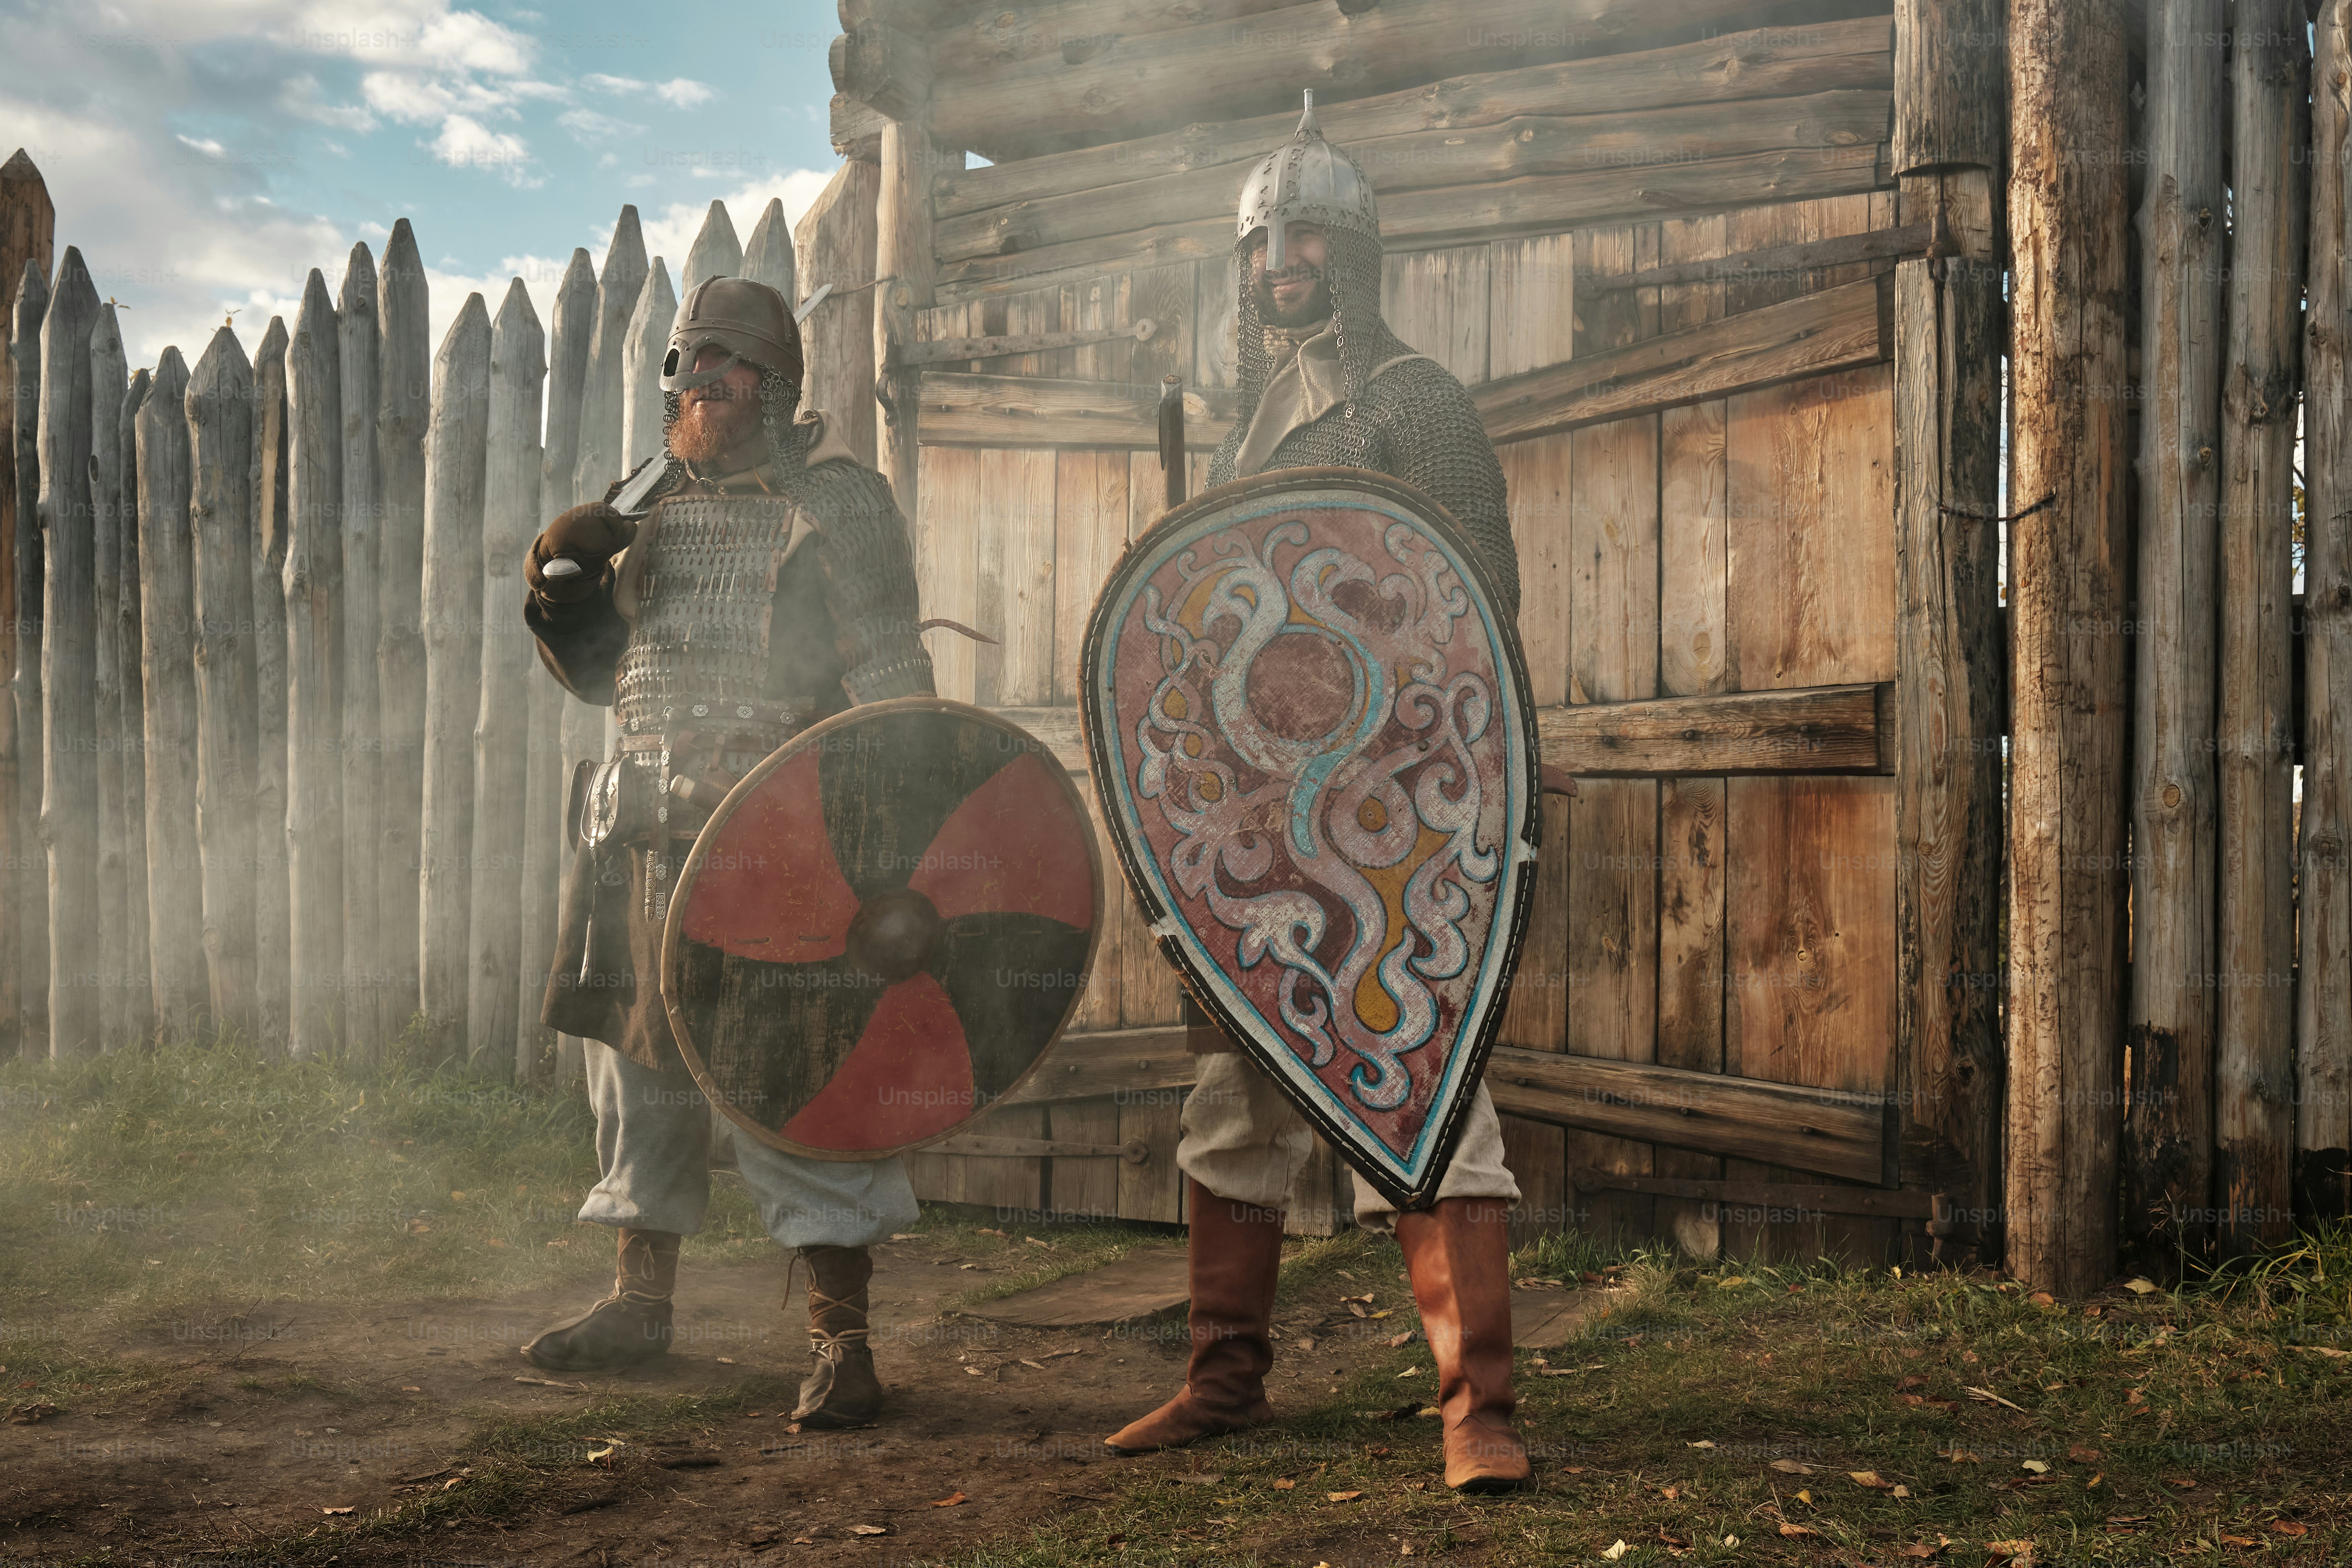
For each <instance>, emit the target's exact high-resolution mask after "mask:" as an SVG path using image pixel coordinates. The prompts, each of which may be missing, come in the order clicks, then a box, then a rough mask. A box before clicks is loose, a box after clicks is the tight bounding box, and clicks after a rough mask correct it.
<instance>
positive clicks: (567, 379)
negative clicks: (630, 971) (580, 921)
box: [483, 235, 757, 1082]
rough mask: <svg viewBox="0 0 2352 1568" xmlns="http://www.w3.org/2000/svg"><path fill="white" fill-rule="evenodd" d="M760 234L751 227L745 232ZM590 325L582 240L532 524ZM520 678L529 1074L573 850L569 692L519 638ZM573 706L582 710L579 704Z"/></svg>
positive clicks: (553, 481) (558, 300)
mask: <svg viewBox="0 0 2352 1568" xmlns="http://www.w3.org/2000/svg"><path fill="white" fill-rule="evenodd" d="M754 238H755V239H756V238H757V236H756V235H755V236H754ZM595 331H596V267H595V264H594V262H593V261H592V260H590V259H589V256H588V252H587V251H586V250H585V249H584V248H581V249H575V250H573V251H572V265H571V266H569V267H567V268H564V269H563V281H562V284H561V285H560V286H559V287H558V288H557V289H556V290H555V315H554V318H553V320H551V321H549V323H548V340H547V361H548V366H547V446H546V449H545V452H544V453H543V455H542V458H541V463H540V481H539V526H541V527H545V526H546V525H547V524H548V523H551V522H552V521H555V519H556V518H557V517H558V516H560V515H561V514H562V513H563V512H565V511H568V510H571V508H572V505H573V504H574V503H573V501H572V473H573V470H574V469H575V468H576V467H577V466H578V463H579V459H580V393H581V389H582V386H583V384H584V383H585V381H586V379H587V374H588V340H589V338H590V337H591V336H592V335H593V333H594V332H595ZM483 611H484V613H485V615H486V616H488V619H489V620H490V621H492V622H496V621H498V620H499V617H501V616H520V614H521V613H522V608H521V602H520V598H517V599H515V600H514V601H513V602H511V603H496V604H488V605H484V606H483ZM524 651H525V653H526V654H527V655H528V656H529V658H528V660H527V667H526V673H525V676H524V684H525V688H526V689H527V690H528V691H529V693H530V759H531V760H530V784H529V785H528V786H527V795H526V799H525V805H524V809H523V829H522V843H523V895H522V929H523V950H522V968H521V970H520V973H519V974H518V976H517V982H518V989H517V993H516V1016H517V1019H518V1022H517V1028H518V1029H519V1031H520V1044H519V1046H518V1049H519V1050H520V1059H521V1060H522V1061H523V1062H524V1063H525V1064H526V1065H527V1066H529V1067H530V1068H532V1070H533V1071H534V1072H536V1071H538V1070H540V1069H539V1068H538V1064H539V1063H540V1062H541V1059H542V1055H541V1054H542V1052H543V1050H544V1049H545V1047H546V1045H547V1044H548V1040H549V1036H550V1031H549V1030H547V1029H546V1028H545V1027H544V1026H542V1025H541V1023H540V1021H539V1014H540V1005H541V1002H542V1001H543V1000H544V999H545V996H546V994H547V973H548V971H549V969H550V968H551V967H552V966H553V965H554V963H555V924H556V914H557V908H556V899H557V895H558V893H559V891H560V890H561V889H562V879H563V873H564V871H565V870H566V869H567V868H569V867H570V865H571V861H572V857H571V855H570V854H569V853H568V852H567V851H568V846H567V845H566V844H565V842H564V837H563V818H564V812H565V809H566V808H567V807H568V806H569V805H570V804H571V789H572V769H571V765H570V759H569V758H567V757H566V756H565V755H564V754H563V705H564V704H565V703H566V702H567V701H572V700H573V699H572V697H571V695H570V694H569V693H568V692H566V691H565V690H564V689H563V688H562V687H561V686H558V685H557V684H556V683H555V678H554V677H552V676H551V675H549V674H548V673H547V671H546V670H545V669H544V668H541V665H540V662H539V658H538V655H537V653H536V651H535V650H533V649H531V648H530V647H529V645H528V644H526V645H525V648H524ZM577 705H578V706H580V707H582V708H583V709H584V708H585V707H586V704H585V703H579V704H577ZM555 1046H556V1060H555V1063H554V1067H555V1073H556V1077H557V1078H558V1079H562V1080H563V1081H566V1082H568V1081H570V1080H571V1079H574V1078H577V1077H578V1076H579V1075H580V1064H581V1056H582V1047H581V1042H580V1039H579V1037H577V1036H573V1035H564V1036H560V1037H555Z"/></svg>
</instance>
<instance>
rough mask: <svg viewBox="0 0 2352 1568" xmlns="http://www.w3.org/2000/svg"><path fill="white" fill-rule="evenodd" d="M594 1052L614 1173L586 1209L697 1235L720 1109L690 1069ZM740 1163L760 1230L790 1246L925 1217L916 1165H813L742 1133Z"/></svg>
mask: <svg viewBox="0 0 2352 1568" xmlns="http://www.w3.org/2000/svg"><path fill="white" fill-rule="evenodd" d="M586 1046H587V1068H588V1099H589V1101H590V1102H591V1103H592V1104H593V1105H594V1106H595V1108H596V1164H597V1168H598V1169H599V1170H601V1171H602V1172H603V1173H604V1180H602V1181H600V1182H598V1183H597V1184H596V1185H595V1187H594V1188H593V1190H592V1191H591V1192H590V1193H589V1194H588V1201H587V1202H586V1203H584V1204H582V1205H580V1217H581V1218H582V1219H583V1221H585V1222H587V1223H588V1224H591V1225H612V1226H631V1227H632V1228H635V1229H639V1230H667V1231H673V1232H675V1233H677V1235H679V1236H692V1235H694V1234H696V1233H697V1232H698V1231H699V1230H701V1228H702V1215H703V1211H704V1210H706V1209H708V1208H709V1206H710V1102H709V1100H705V1099H704V1098H703V1097H702V1091H701V1090H700V1089H697V1088H696V1087H695V1084H694V1079H692V1078H691V1077H690V1076H688V1073H687V1072H686V1070H685V1068H682V1067H681V1068H679V1069H678V1070H677V1071H675V1072H656V1071H655V1070H654V1069H653V1068H647V1067H641V1066H639V1065H638V1064H637V1063H635V1062H634V1061H631V1060H630V1059H629V1058H626V1057H625V1056H623V1055H622V1054H621V1053H620V1052H618V1051H616V1050H614V1048H613V1047H610V1046H607V1045H605V1044H604V1043H603V1042H602V1041H598V1040H590V1041H588V1042H586ZM734 1143H735V1163H736V1166H737V1168H738V1169H739V1170H740V1171H741V1172H742V1173H743V1184H744V1185H745V1186H747V1187H749V1188H751V1200H752V1202H754V1203H756V1204H758V1205H759V1206H760V1223H761V1225H763V1226H766V1227H767V1231H768V1234H769V1235H770V1236H772V1237H775V1238H776V1239H777V1240H778V1241H780V1242H782V1244H783V1245H784V1246H786V1247H869V1246H871V1245H873V1244H874V1243H875V1242H877V1241H881V1240H883V1239H885V1238H886V1237H888V1236H889V1234H890V1233H891V1232H892V1231H894V1230H905V1229H906V1228H907V1227H908V1226H911V1225H913V1224H914V1223H915V1221H916V1219H917V1218H918V1217H919V1214H920V1211H919V1209H917V1208H916V1206H915V1189H914V1187H913V1185H912V1184H909V1183H908V1180H907V1163H906V1161H904V1160H902V1159H899V1158H898V1157H897V1156H896V1155H893V1156H892V1157H891V1158H889V1159H887V1160H808V1159H803V1158H801V1157H800V1156H798V1155H794V1154H786V1153H783V1152H781V1151H779V1150H775V1149H771V1148H770V1147H768V1145H766V1144H765V1143H762V1142H760V1141H759V1140H758V1139H756V1138H753V1137H751V1135H750V1134H748V1133H742V1132H739V1133H737V1135H736V1137H735V1140H734Z"/></svg>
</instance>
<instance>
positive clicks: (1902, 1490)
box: [1887, 1487, 1911, 1497]
mask: <svg viewBox="0 0 2352 1568" xmlns="http://www.w3.org/2000/svg"><path fill="white" fill-rule="evenodd" d="M1887 1495H1888V1496H1889V1497H1909V1496H1910V1495H1911V1489H1910V1488H1909V1487H1896V1488H1895V1489H1894V1490H1893V1491H1891V1492H1889V1493H1888V1494H1887Z"/></svg>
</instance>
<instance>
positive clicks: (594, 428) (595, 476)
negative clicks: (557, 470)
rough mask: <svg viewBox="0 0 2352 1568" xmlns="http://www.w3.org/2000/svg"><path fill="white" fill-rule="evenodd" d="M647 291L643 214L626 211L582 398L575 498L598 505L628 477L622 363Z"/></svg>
mask: <svg viewBox="0 0 2352 1568" xmlns="http://www.w3.org/2000/svg"><path fill="white" fill-rule="evenodd" d="M645 286H646V241H645V236H644V235H643V234H641V233H640V232H639V231H638V228H637V209H636V208H635V207H623V208H622V209H621V219H620V221H619V222H618V223H616V224H614V226H613V243H612V245H611V246H610V247H608V248H607V249H606V250H605V252H604V271H603V272H601V273H599V274H598V275H597V279H596V335H595V336H594V337H593V338H592V339H591V340H590V341H589V344H588V371H587V375H586V378H585V380H584V381H583V383H582V384H581V393H580V455H579V458H578V459H577V461H578V467H577V468H576V469H575V470H574V475H573V479H572V493H573V494H574V495H576V496H578V497H579V498H580V499H581V500H595V499H596V498H597V497H599V496H601V495H603V494H604V490H605V488H606V487H607V486H609V485H611V484H612V482H613V481H614V480H615V479H619V478H620V477H621V476H622V475H623V474H624V473H625V472H627V467H626V465H625V464H624V463H623V462H622V460H621V405H622V392H623V382H622V380H621V358H622V353H623V351H624V349H625V345H626V344H627V342H628V341H629V317H630V316H631V315H632V314H633V313H634V312H635V310H636V308H637V296H638V294H639V293H641V292H642V291H643V290H644V289H645Z"/></svg>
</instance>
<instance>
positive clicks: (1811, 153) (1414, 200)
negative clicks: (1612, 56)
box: [939, 144, 1886, 302]
mask: <svg viewBox="0 0 2352 1568" xmlns="http://www.w3.org/2000/svg"><path fill="white" fill-rule="evenodd" d="M1883 151H1884V149H1883V147H1881V146H1880V145H1877V144H1872V145H1868V146H1863V147H1855V148H1848V149H1839V150H1836V151H1835V153H1834V155H1830V156H1825V155H1824V154H1823V150H1822V149H1821V148H1811V149H1808V150H1778V151H1769V152H1763V153H1742V154H1739V155H1738V156H1736V157H1728V158H1710V159H1707V160H1706V161H1704V162H1701V163H1681V164H1654V165H1653V164H1638V165H1630V166H1629V165H1620V166H1616V167H1604V168H1601V169H1596V170H1593V171H1591V172H1590V173H1583V174H1549V175H1538V176H1531V177H1528V178H1523V179H1516V180H1500V181H1494V182H1490V183H1487V184H1465V185H1459V186H1442V185H1441V186H1433V187H1431V188H1429V189H1426V190H1413V191H1403V192H1400V193H1399V194H1398V195H1396V196H1395V197H1394V198H1393V199H1392V200H1389V201H1384V202H1382V203H1381V237H1382V240H1383V241H1384V242H1385V243H1386V245H1387V247H1388V249H1389V254H1390V255H1391V256H1393V255H1395V254H1397V253H1398V252H1399V251H1401V250H1411V249H1422V248H1427V247H1433V246H1441V245H1461V244H1466V243H1470V242H1473V241H1477V240H1485V239H1499V238H1504V237H1509V236H1512V235H1521V234H1546V233H1552V232H1556V231H1558V230H1560V229H1564V228H1575V227H1580V226H1586V225H1590V224H1594V223H1599V222H1602V221H1605V220H1608V219H1612V218H1626V219H1632V218H1642V219H1648V218H1654V217H1659V216H1667V215H1671V216H1676V217H1685V216H1694V215H1696V214H1699V213H1706V212H1716V211H1721V210H1724V209H1727V208H1731V207H1743V206H1753V205H1757V204H1759V203H1763V202H1784V201H1799V200H1805V199H1810V198H1812V197H1817V196H1844V195H1857V194H1859V193H1861V192H1864V191H1874V190H1879V189H1883V188H1884V187H1885V184H1886V180H1885V176H1884V172H1883V166H1884V159H1883V156H1882V154H1883ZM1232 251H1233V218H1232V217H1231V216H1230V215H1226V216H1215V217H1202V218H1197V219H1192V220H1189V221H1182V222H1176V223H1161V224H1155V225H1153V226H1150V227H1149V228H1139V229H1132V230H1129V231H1128V232H1126V233H1123V234H1111V235H1104V236H1101V237H1095V238H1088V239H1078V240H1071V241H1068V242H1066V243H1064V244H1058V245H1046V246H1040V247H1037V248H1036V249H1034V250H1027V251H1022V252H1019V253H1017V254H1015V255H1012V256H989V257H976V258H971V259H968V260H963V261H957V262H950V263H948V264H946V265H944V266H942V267H941V268H940V275H939V282H940V300H941V301H942V302H953V301H956V300H968V299H972V298H977V297H980V296H982V295H988V294H998V293H1005V292H1009V291H1013V290H1020V289H1039V288H1043V287H1044V286H1045V285H1046V284H1048V283H1062V282H1076V281H1078V280H1081V279H1088V278H1092V277H1095V276H1097V275H1098V274H1100V273H1102V272H1105V271H1110V270H1117V269H1120V268H1134V267H1156V266H1160V265H1161V264H1163V263H1167V262H1171V261H1198V260H1205V259H1217V260H1223V258H1226V257H1227V256H1229V255H1231V254H1232Z"/></svg>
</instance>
